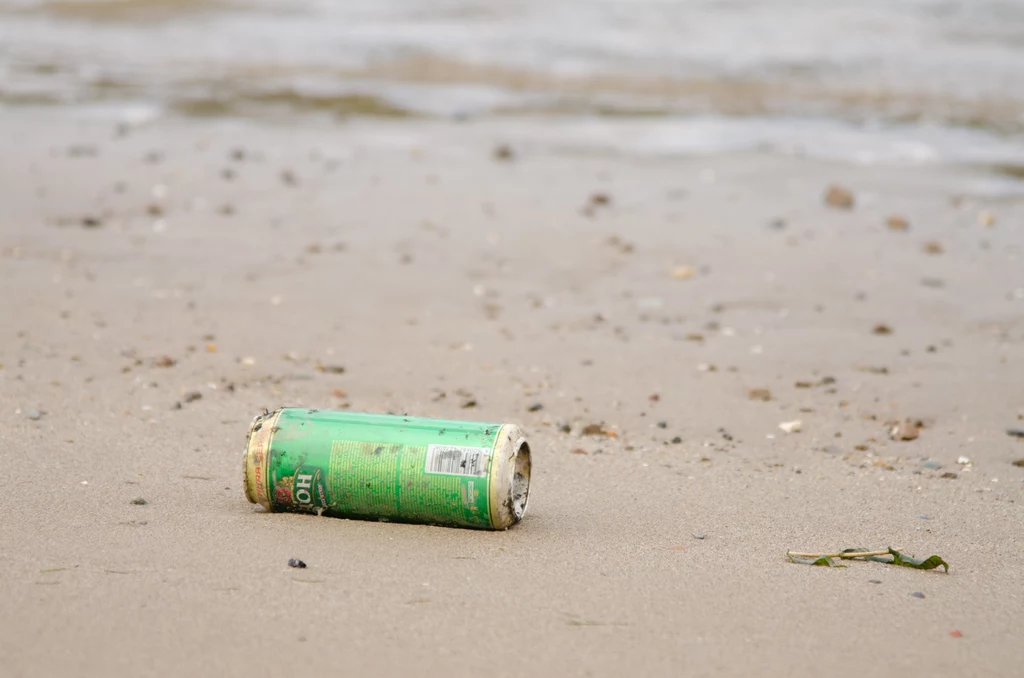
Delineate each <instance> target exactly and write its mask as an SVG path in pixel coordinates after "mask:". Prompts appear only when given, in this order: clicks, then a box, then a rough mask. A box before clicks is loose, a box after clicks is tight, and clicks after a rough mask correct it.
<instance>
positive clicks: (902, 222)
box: [885, 214, 910, 231]
mask: <svg viewBox="0 0 1024 678" xmlns="http://www.w3.org/2000/svg"><path fill="white" fill-rule="evenodd" d="M885 225H886V226H888V227H889V230H890V231H906V230H909V229H910V222H909V221H907V219H906V218H905V217H901V216H900V215H898V214H893V215H892V216H890V217H889V218H888V219H886V220H885Z"/></svg>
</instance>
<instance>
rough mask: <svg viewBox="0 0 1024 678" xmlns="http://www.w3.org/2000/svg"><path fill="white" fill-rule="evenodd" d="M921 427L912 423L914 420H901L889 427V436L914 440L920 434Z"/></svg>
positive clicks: (895, 438)
mask: <svg viewBox="0 0 1024 678" xmlns="http://www.w3.org/2000/svg"><path fill="white" fill-rule="evenodd" d="M920 433H921V429H919V428H918V427H917V425H915V424H914V422H912V421H910V420H909V419H908V420H905V421H901V422H900V423H898V424H896V425H895V426H893V427H892V428H891V429H889V437H890V438H891V439H893V440H901V441H907V440H916V439H917V436H918V435H920Z"/></svg>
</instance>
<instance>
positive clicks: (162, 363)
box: [153, 355, 178, 367]
mask: <svg viewBox="0 0 1024 678" xmlns="http://www.w3.org/2000/svg"><path fill="white" fill-rule="evenodd" d="M177 363H178V361H177V360H175V359H174V358H172V357H171V356H169V355H162V356H160V357H159V358H157V359H156V360H154V361H153V364H154V365H156V366H157V367H174V366H175V365H176V364H177Z"/></svg>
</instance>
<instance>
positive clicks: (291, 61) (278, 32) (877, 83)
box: [0, 0, 1024, 178]
mask: <svg viewBox="0 0 1024 678" xmlns="http://www.w3.org/2000/svg"><path fill="white" fill-rule="evenodd" d="M26 105H57V106H60V105H84V106H89V105H103V106H107V107H109V108H111V109H112V110H118V109H119V108H120V109H122V110H124V111H134V112H135V113H136V114H138V112H139V111H140V110H141V111H146V112H147V113H146V114H147V115H191V116H270V117H277V118H284V119H287V118H288V117H294V116H302V115H326V116H336V117H339V118H345V117H348V116H355V115H368V116H383V117H403V116H427V117H441V118H449V117H451V118H458V119H474V118H485V117H502V118H508V119H513V120H514V121H515V124H517V125H518V126H519V127H520V128H524V129H525V128H528V127H529V126H530V121H533V124H534V127H536V129H535V130H534V131H535V132H536V133H537V134H538V135H543V132H544V130H545V129H550V128H551V123H552V120H554V121H555V122H556V123H557V125H556V126H557V127H558V128H559V129H560V130H563V132H562V133H564V134H568V135H569V136H570V137H571V138H572V139H575V140H576V141H578V142H579V143H594V144H596V145H598V146H600V145H607V146H611V147H614V148H616V149H617V150H619V151H626V152H637V153H682V152H706V151H712V152H713V151H715V150H722V149H732V148H744V147H771V148H776V149H780V150H785V149H787V148H790V149H799V150H800V152H809V153H812V154H822V155H826V156H829V157H835V158H842V159H847V160H850V161H852V162H859V163H870V162H909V163H920V162H966V163H982V164H984V163H990V164H999V165H1002V166H1006V167H1008V168H1009V170H1008V172H1007V175H1008V176H1010V177H1011V178H1013V177H1014V175H1015V173H1016V169H1014V168H1015V167H1017V166H1019V165H1022V164H1024V0H962V1H953V0H860V1H859V2H855V3H851V2H848V1H843V2H840V1H839V0H802V1H801V0H507V1H505V2H493V1H487V2H485V1H483V0H348V1H343V0H0V106H26ZM566 121H570V122H572V123H573V124H566Z"/></svg>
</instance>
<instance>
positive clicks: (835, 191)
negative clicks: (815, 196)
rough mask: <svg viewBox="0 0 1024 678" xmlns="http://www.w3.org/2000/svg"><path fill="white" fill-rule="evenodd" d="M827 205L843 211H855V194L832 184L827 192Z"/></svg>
mask: <svg viewBox="0 0 1024 678" xmlns="http://www.w3.org/2000/svg"><path fill="white" fill-rule="evenodd" d="M825 204H826V205H828V206H829V207H834V208H836V209H841V210H848V209H853V204H854V198H853V193H852V192H851V191H850V190H848V189H846V188H843V187H842V186H837V185H836V184H832V185H831V186H829V187H828V189H826V190H825Z"/></svg>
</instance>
